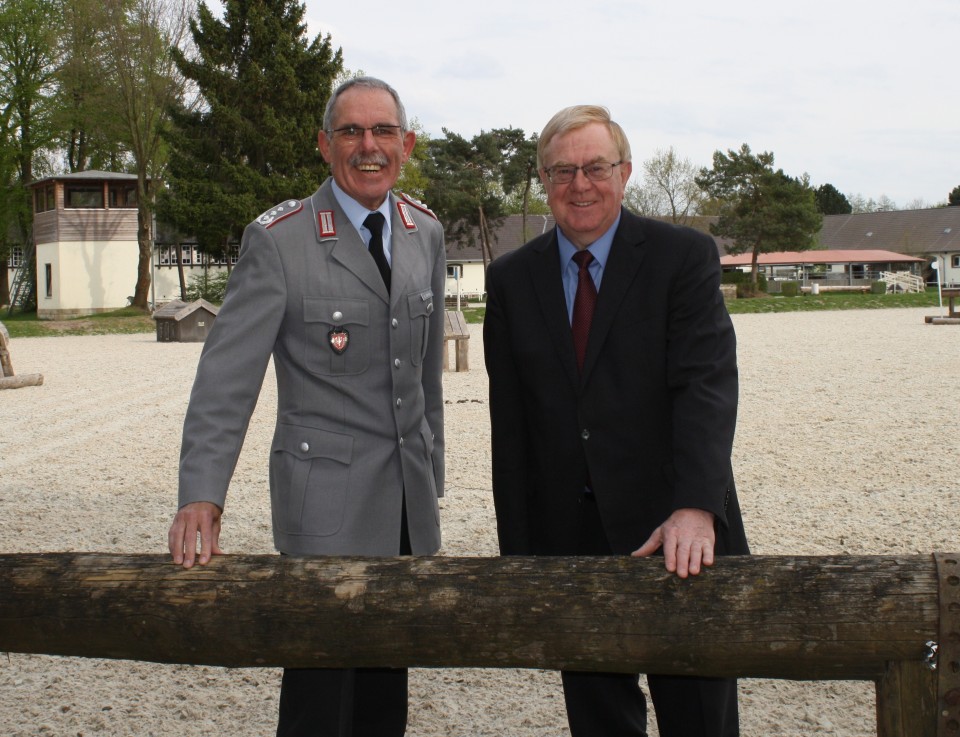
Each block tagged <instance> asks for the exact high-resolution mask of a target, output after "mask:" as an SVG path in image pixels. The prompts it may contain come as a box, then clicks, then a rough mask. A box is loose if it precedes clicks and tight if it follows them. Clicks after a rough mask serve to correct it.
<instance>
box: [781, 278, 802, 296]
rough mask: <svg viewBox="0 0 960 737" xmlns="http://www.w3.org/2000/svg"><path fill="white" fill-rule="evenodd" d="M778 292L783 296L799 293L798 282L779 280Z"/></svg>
mask: <svg viewBox="0 0 960 737" xmlns="http://www.w3.org/2000/svg"><path fill="white" fill-rule="evenodd" d="M780 294H782V295H783V296H784V297H796V296H797V295H798V294H800V284H799V283H798V282H795V281H784V282H780Z"/></svg>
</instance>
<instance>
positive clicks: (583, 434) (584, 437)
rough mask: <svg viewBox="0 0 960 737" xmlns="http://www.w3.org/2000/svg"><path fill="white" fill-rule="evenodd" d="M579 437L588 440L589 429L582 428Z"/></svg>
mask: <svg viewBox="0 0 960 737" xmlns="http://www.w3.org/2000/svg"><path fill="white" fill-rule="evenodd" d="M580 437H581V438H583V439H584V440H589V439H590V431H589V430H584V431H583V432H581V433H580Z"/></svg>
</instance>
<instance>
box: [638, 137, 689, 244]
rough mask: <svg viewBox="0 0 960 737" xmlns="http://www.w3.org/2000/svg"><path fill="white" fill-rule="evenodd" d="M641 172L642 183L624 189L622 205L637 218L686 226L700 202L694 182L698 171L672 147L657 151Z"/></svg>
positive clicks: (645, 162)
mask: <svg viewBox="0 0 960 737" xmlns="http://www.w3.org/2000/svg"><path fill="white" fill-rule="evenodd" d="M640 169H641V172H640V173H642V177H643V181H642V183H636V184H631V185H629V186H628V187H627V192H626V195H625V197H624V204H626V206H627V207H628V208H629V209H631V210H633V211H634V212H636V213H637V214H639V215H644V216H647V217H651V216H660V217H669V218H670V220H671V221H672V222H674V223H677V224H678V225H688V224H689V223H690V222H691V221H692V220H693V217H694V216H695V215H697V214H698V210H699V207H700V203H701V202H702V201H703V192H702V191H701V190H700V187H698V186H697V183H696V181H695V179H696V176H697V173H698V172H699V171H700V170H699V168H698V167H696V166H694V165H693V163H692V162H691V161H690V159H687V158H681V157H680V156H679V155H678V154H677V152H676V151H675V150H674V148H673V146H671V147H670V148H669V149H667V150H666V151H664V150H662V149H658V150H657V151H656V153H655V154H654V155H653V157H652V158H649V159H647V160H646V161H644V162H643V165H642V166H641V167H640Z"/></svg>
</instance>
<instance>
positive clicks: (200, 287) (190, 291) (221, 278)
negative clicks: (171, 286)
mask: <svg viewBox="0 0 960 737" xmlns="http://www.w3.org/2000/svg"><path fill="white" fill-rule="evenodd" d="M229 278H230V273H229V272H227V271H217V272H215V273H213V274H211V273H210V272H208V271H203V272H201V273H199V274H194V275H193V276H191V277H190V284H189V285H188V286H187V302H195V301H196V300H198V299H205V300H207V302H212V303H213V304H215V305H219V304H222V303H223V297H224V295H226V293H227V280H228V279H229Z"/></svg>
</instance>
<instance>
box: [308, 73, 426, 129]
mask: <svg viewBox="0 0 960 737" xmlns="http://www.w3.org/2000/svg"><path fill="white" fill-rule="evenodd" d="M352 87H363V88H364V89H368V90H383V91H384V92H387V93H388V94H389V95H390V97H392V98H393V101H394V102H395V103H396V104H397V117H398V118H399V119H400V121H399V122H400V128H401V130H403V131H404V132H406V131H408V130H409V128H408V127H407V111H406V110H405V109H404V107H403V103H402V102H400V95H398V94H397V91H396V90H395V89H393V87H391V86H390V85H388V84H387V83H386V82H384V81H383V80H382V79H377V78H376V77H354V78H353V79H348V80H347V81H346V82H344V83H343V84H341V85H340V86H339V87H337V89H335V90H334V91H333V94H332V95H330V99H329V100H327V109H326V110H325V111H324V113H323V129H324V130H325V131H329V130H331V126H332V125H333V118H334V114H335V113H336V110H337V102H338V101H339V100H340V96H341V95H342V94H343V93H344V92H346V91H347V90H349V89H351V88H352Z"/></svg>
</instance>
